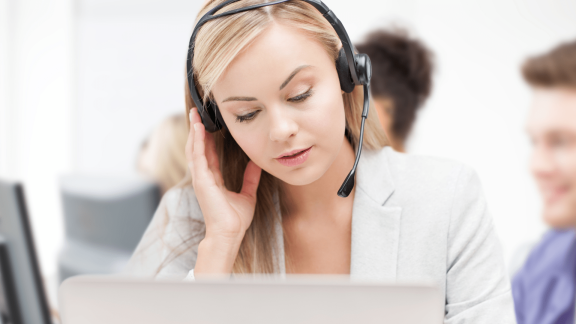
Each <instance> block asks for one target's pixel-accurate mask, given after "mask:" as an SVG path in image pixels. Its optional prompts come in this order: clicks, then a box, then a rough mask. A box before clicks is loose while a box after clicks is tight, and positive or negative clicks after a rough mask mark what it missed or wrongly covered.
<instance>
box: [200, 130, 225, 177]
mask: <svg viewBox="0 0 576 324" xmlns="http://www.w3.org/2000/svg"><path fill="white" fill-rule="evenodd" d="M205 137H206V140H205V141H204V143H205V145H206V159H207V160H208V167H209V168H210V171H212V174H213V175H214V180H215V181H216V184H217V185H218V186H219V187H221V186H223V185H224V179H223V178H222V172H220V161H219V160H218V153H216V143H215V142H214V136H213V135H212V134H210V133H205Z"/></svg>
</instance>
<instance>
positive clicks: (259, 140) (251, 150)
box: [235, 136, 267, 169]
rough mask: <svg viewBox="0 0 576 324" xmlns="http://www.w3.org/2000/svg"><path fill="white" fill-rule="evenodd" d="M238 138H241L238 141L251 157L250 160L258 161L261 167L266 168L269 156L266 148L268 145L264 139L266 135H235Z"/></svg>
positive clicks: (257, 163)
mask: <svg viewBox="0 0 576 324" xmlns="http://www.w3.org/2000/svg"><path fill="white" fill-rule="evenodd" d="M236 138H238V139H239V140H236V143H238V145H239V146H240V148H241V149H242V150H243V151H244V153H246V155H248V158H250V160H252V162H254V163H256V165H258V166H259V167H261V168H263V169H265V168H266V165H265V162H266V160H267V158H266V152H265V149H264V148H265V147H267V145H266V143H265V142H264V141H263V139H265V138H266V136H241V137H235V139H236Z"/></svg>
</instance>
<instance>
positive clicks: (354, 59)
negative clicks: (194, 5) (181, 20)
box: [186, 0, 372, 197]
mask: <svg viewBox="0 0 576 324" xmlns="http://www.w3.org/2000/svg"><path fill="white" fill-rule="evenodd" d="M237 1H240V0H228V1H226V2H224V3H221V4H219V5H217V6H216V7H214V8H212V9H210V10H209V11H208V12H207V13H206V14H204V16H202V18H200V20H199V21H198V23H197V24H196V27H194V31H193V32H192V36H191V37H190V44H189V46H188V56H187V58H186V72H187V78H188V88H189V90H190V95H191V96H192V100H193V101H194V105H195V106H196V108H197V109H198V113H199V115H200V118H201V119H202V124H204V127H205V128H206V130H207V131H209V132H215V131H217V130H219V129H221V128H222V126H223V125H222V124H223V120H222V118H221V116H219V114H220V111H219V110H218V108H217V106H216V104H215V103H214V102H212V101H208V102H207V103H204V102H203V100H202V98H200V95H199V94H198V89H197V88H196V81H195V77H194V69H193V66H192V61H193V60H194V47H195V42H196V34H197V33H198V31H199V30H200V28H201V27H202V26H203V25H204V24H205V23H206V22H208V21H210V20H213V19H217V18H220V17H224V16H229V15H233V14H236V13H240V12H244V11H248V10H253V9H257V8H261V7H265V6H271V5H275V4H279V3H283V2H287V1H294V0H277V1H273V2H265V3H259V4H255V5H251V6H247V7H243V8H238V9H234V10H230V11H226V12H223V13H220V14H217V15H214V13H216V12H217V11H218V10H220V9H222V8H224V7H226V6H227V5H229V4H231V3H234V2H237ZM298 1H303V2H306V3H308V4H310V5H312V6H313V7H314V8H316V10H318V11H319V12H320V13H321V14H322V16H324V18H325V19H326V20H327V21H328V22H329V23H330V25H332V28H334V30H335V31H336V34H338V37H339V38H340V41H341V42H342V49H341V50H340V55H339V60H338V61H337V62H336V63H337V70H338V71H339V73H338V77H339V78H340V85H341V87H343V90H344V91H346V92H351V91H352V90H353V88H354V86H355V85H364V107H363V110H362V124H361V127H360V138H359V143H358V147H357V151H356V160H355V162H354V166H353V167H352V170H351V171H350V173H349V174H348V176H347V177H346V179H345V180H344V183H342V186H341V187H340V189H339V190H338V196H340V197H348V195H349V194H350V192H351V191H352V189H353V188H354V176H355V174H356V167H357V165H358V161H359V159H360V153H361V152H362V142H363V138H364V122H365V120H366V117H367V116H368V107H369V100H368V98H369V93H370V91H369V86H370V78H371V74H372V66H371V64H370V58H369V57H368V56H367V55H366V54H356V55H355V54H354V50H353V45H352V42H350V38H349V37H348V33H347V32H346V29H344V26H343V25H342V23H341V22H340V20H339V19H338V18H337V17H336V15H335V14H334V13H333V12H332V11H331V10H330V9H329V8H328V7H327V6H326V5H325V4H324V3H323V2H322V1H320V0H298ZM342 50H343V51H344V53H342ZM343 54H345V55H344V56H345V57H343ZM342 59H345V60H346V62H345V63H347V67H348V68H347V69H346V70H349V74H347V75H349V78H350V79H351V80H350V81H344V80H342V78H343V76H342V73H341V70H342V69H345V67H343V66H342V65H345V63H344V62H343V61H342ZM343 82H344V83H348V84H349V85H348V86H344V85H343ZM345 88H346V89H345ZM221 123H222V124H221Z"/></svg>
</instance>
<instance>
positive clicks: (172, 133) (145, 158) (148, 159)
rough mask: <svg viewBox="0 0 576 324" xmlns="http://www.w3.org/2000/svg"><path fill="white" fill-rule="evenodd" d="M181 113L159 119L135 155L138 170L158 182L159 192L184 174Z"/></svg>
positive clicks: (185, 133)
mask: <svg viewBox="0 0 576 324" xmlns="http://www.w3.org/2000/svg"><path fill="white" fill-rule="evenodd" d="M188 133H189V131H188V122H187V119H186V116H184V114H178V115H174V116H170V117H168V118H166V119H165V120H163V121H162V122H161V123H160V125H158V127H156V129H154V131H153V132H152V134H151V135H150V137H149V138H148V139H147V140H146V142H145V143H144V145H143V146H142V149H141V151H140V154H139V156H138V162H137V168H138V171H139V172H140V173H142V174H144V175H146V176H148V177H150V178H151V179H152V180H154V181H156V182H157V183H158V184H159V185H160V190H161V193H162V194H164V193H166V191H168V189H170V188H172V187H174V186H175V185H176V184H178V183H179V182H180V181H182V179H184V176H185V175H186V172H187V169H188V163H187V161H186V155H185V154H184V146H185V145H186V140H187V139H188Z"/></svg>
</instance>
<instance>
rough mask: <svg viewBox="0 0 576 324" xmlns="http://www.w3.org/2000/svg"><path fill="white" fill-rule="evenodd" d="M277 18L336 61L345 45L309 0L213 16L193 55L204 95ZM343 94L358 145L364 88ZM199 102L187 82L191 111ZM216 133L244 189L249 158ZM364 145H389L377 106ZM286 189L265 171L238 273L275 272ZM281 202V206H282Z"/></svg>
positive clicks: (233, 179)
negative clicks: (315, 43) (277, 227)
mask: <svg viewBox="0 0 576 324" xmlns="http://www.w3.org/2000/svg"><path fill="white" fill-rule="evenodd" d="M222 2H224V1H222V0H214V1H210V2H209V3H207V4H206V5H205V7H204V8H203V9H202V11H201V12H200V13H199V15H198V19H200V18H201V17H202V16H203V15H204V14H205V13H206V12H207V11H208V10H209V9H211V8H213V7H215V6H216V5H218V4H220V3H222ZM262 2H267V1H266V0H246V1H238V2H235V3H232V4H230V5H229V6H227V7H224V8H223V9H221V10H220V12H225V11H228V10H232V9H235V8H240V7H245V6H249V5H253V4H257V3H262ZM273 23H279V24H284V25H286V26H290V27H294V28H296V29H298V30H301V31H303V32H305V33H306V34H307V35H308V36H309V37H310V38H311V39H313V40H315V41H317V42H319V43H320V44H321V45H322V46H323V47H324V49H325V50H326V51H327V53H328V54H329V55H330V57H332V58H333V59H334V62H336V58H337V55H338V51H339V49H340V47H341V42H340V39H339V38H338V36H337V34H336V32H335V31H334V29H333V28H332V26H331V25H330V23H328V21H327V20H326V19H325V18H324V17H323V16H322V15H321V14H320V13H319V12H318V11H317V10H316V9H315V8H314V7H312V6H311V5H308V4H307V3H305V2H301V1H288V2H284V3H280V4H276V5H272V6H266V7H262V8H259V9H254V10H249V11H246V12H242V13H238V14H234V15H231V16H227V17H224V18H219V19H216V20H212V21H209V22H208V23H206V25H205V26H203V27H202V28H201V29H200V31H199V32H198V34H197V37H196V41H195V53H194V60H193V68H194V71H195V76H196V82H197V84H196V86H197V88H198V91H199V94H200V96H201V97H202V98H204V100H207V99H208V98H211V96H212V94H211V89H212V87H213V86H214V83H215V82H216V81H217V80H218V78H219V77H220V76H221V75H222V74H223V73H224V71H225V70H226V68H227V67H228V66H229V65H230V63H231V62H232V61H233V60H234V58H235V57H236V56H237V55H238V54H239V53H240V52H241V51H242V50H244V49H245V48H246V47H247V46H249V45H250V44H251V43H252V42H254V40H255V39H256V38H257V37H258V35H260V34H261V33H262V32H263V31H264V30H266V28H268V27H269V26H270V25H272V24H273ZM342 99H343V102H344V108H345V116H346V128H347V131H348V137H349V139H350V141H351V143H352V145H353V146H354V147H356V146H357V143H358V138H359V137H360V123H361V115H362V104H363V89H362V87H356V88H355V89H354V91H352V93H344V94H343V95H342ZM193 107H194V104H193V101H192V98H191V97H190V92H189V90H188V84H186V114H188V113H189V111H190V109H192V108H193ZM214 138H215V142H216V150H217V152H218V155H219V158H220V168H221V171H222V176H223V178H224V183H225V185H226V187H227V188H228V190H231V191H235V192H239V191H240V189H241V186H242V181H243V175H244V169H245V168H246V165H247V163H248V161H249V158H248V156H247V155H246V154H245V153H244V151H242V149H241V148H240V146H239V145H238V144H237V143H236V141H235V140H234V138H233V137H232V136H231V135H230V134H229V133H228V131H226V130H222V131H220V134H218V133H216V134H215V136H214ZM363 145H364V148H366V149H380V148H382V147H384V146H385V145H387V139H386V136H385V135H384V131H383V129H382V128H381V126H380V123H379V121H378V118H377V116H376V115H375V112H374V111H371V112H370V113H369V115H368V118H367V119H366V125H365V134H364V144H363ZM280 189H281V188H280V186H279V180H278V179H276V178H275V177H274V176H272V175H270V174H269V173H267V172H265V171H262V176H261V179H260V184H259V186H258V192H257V202H256V211H255V213H254V218H253V221H252V223H251V225H250V227H249V228H248V230H247V231H246V234H245V236H244V239H243V241H242V244H241V246H240V250H239V252H238V256H237V258H236V261H235V263H234V267H233V271H234V272H235V273H273V272H275V262H274V257H275V256H276V257H277V256H278V253H277V252H279V251H277V250H276V249H277V246H278V244H277V243H278V242H276V241H275V238H276V235H275V234H276V233H275V229H276V226H277V225H278V222H280V215H279V214H280V213H284V212H286V208H285V204H284V201H283V199H282V194H281V192H280ZM277 206H279V207H280V210H278V209H277V208H276V207H277Z"/></svg>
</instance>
